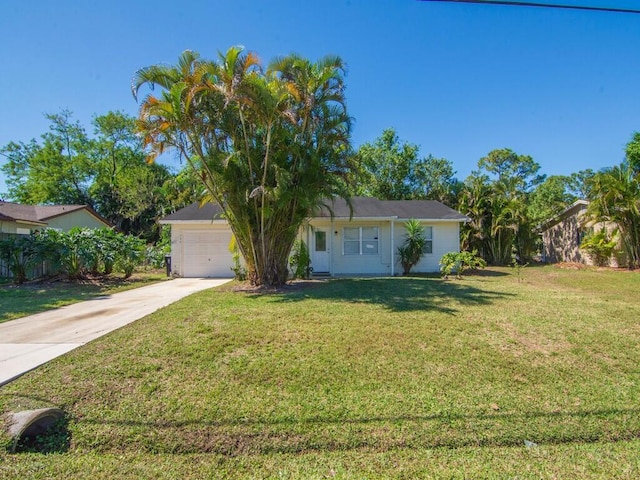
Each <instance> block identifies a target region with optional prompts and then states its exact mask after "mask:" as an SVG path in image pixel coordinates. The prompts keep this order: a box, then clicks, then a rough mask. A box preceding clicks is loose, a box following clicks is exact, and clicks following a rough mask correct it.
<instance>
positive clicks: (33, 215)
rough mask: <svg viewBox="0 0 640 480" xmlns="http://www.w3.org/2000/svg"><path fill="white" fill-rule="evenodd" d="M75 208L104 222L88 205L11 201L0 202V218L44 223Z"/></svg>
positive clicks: (105, 221) (106, 222) (73, 210)
mask: <svg viewBox="0 0 640 480" xmlns="http://www.w3.org/2000/svg"><path fill="white" fill-rule="evenodd" d="M77 210H86V211H87V212H89V213H90V214H91V215H93V216H94V217H96V218H98V219H99V220H101V221H102V222H104V223H105V224H107V225H109V222H108V221H107V220H105V219H104V218H103V217H102V216H100V214H99V213H97V212H96V211H95V210H93V209H92V208H91V207H89V206H88V205H22V204H20V203H13V202H0V218H1V219H2V220H5V221H14V222H16V221H18V222H19V221H23V222H33V223H39V224H43V225H46V222H47V220H50V219H52V218H55V217H59V216H61V215H65V214H67V213H71V212H75V211H77Z"/></svg>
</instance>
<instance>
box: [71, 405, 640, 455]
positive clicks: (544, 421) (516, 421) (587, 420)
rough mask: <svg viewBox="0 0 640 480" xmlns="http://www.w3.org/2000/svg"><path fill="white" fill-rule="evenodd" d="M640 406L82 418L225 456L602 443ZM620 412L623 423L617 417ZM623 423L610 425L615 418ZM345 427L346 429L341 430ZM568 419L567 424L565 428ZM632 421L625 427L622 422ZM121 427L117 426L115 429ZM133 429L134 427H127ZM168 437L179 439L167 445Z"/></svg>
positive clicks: (628, 433)
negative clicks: (378, 414)
mask: <svg viewBox="0 0 640 480" xmlns="http://www.w3.org/2000/svg"><path fill="white" fill-rule="evenodd" d="M638 414H640V410H638V409H611V410H584V411H575V412H540V411H530V412H522V413H497V412H496V413H487V414H477V415H463V414H454V413H444V414H439V415H424V416H401V415H400V416H390V417H383V416H381V417H371V418H348V417H340V418H323V417H316V418H309V419H305V420H284V419H283V420H251V419H243V420H236V421H219V422H216V421H208V420H203V421H196V420H193V421H171V420H158V421H142V420H121V421H119V420H97V419H91V418H87V417H84V418H82V419H80V420H79V421H78V423H79V424H83V423H85V424H89V425H103V426H106V427H109V430H110V431H114V432H116V431H119V430H118V429H117V428H115V429H113V427H124V428H128V427H130V428H133V429H135V430H136V432H137V435H138V437H139V438H144V437H148V438H149V439H154V441H155V442H157V443H155V444H154V445H149V446H150V447H152V448H153V450H154V452H156V453H162V452H163V450H165V449H166V450H167V453H169V452H171V453H189V454H191V453H217V454H223V455H232V456H235V455H243V454H273V453H305V452H310V451H348V450H353V449H361V448H372V449H374V450H377V451H389V450H393V449H397V448H462V447H511V446H522V447H524V446H525V441H528V442H535V443H534V446H535V445H561V444H570V443H600V442H615V441H623V440H634V439H637V438H638V431H637V422H633V421H629V420H630V419H637V417H638ZM616 417H618V418H617V421H616ZM613 421H615V423H616V424H617V425H618V428H615V427H614V428H613V429H612V428H610V427H611V425H612V423H614V422H613ZM340 425H343V426H344V427H345V428H344V430H340V429H336V426H340ZM561 425H562V427H560V426H561ZM620 425H624V427H620ZM112 429H113V430H112ZM124 434H125V435H126V433H124ZM163 439H166V440H167V441H168V442H169V443H173V442H174V441H175V440H176V439H181V440H182V445H181V447H178V448H177V450H178V451H176V446H175V444H173V445H163Z"/></svg>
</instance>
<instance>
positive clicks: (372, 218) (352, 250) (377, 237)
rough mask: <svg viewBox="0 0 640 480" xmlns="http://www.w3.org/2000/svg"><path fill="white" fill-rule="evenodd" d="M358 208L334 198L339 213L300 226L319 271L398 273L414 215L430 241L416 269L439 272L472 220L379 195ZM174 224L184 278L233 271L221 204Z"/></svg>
mask: <svg viewBox="0 0 640 480" xmlns="http://www.w3.org/2000/svg"><path fill="white" fill-rule="evenodd" d="M351 205H352V210H351V209H350V208H349V206H348V205H347V203H346V202H345V201H344V200H342V199H337V200H335V201H333V205H332V208H331V210H332V212H333V216H332V215H331V213H330V212H329V211H328V210H327V209H322V210H320V211H319V212H318V213H317V214H316V215H314V216H313V217H312V218H310V219H309V221H308V222H307V224H306V225H304V226H303V228H302V229H301V231H300V238H301V239H303V240H304V241H305V243H306V244H307V245H308V247H309V251H310V254H311V264H312V265H311V266H312V267H313V273H314V274H326V275H398V274H401V273H402V267H401V266H400V259H399V258H398V247H399V246H400V245H401V244H402V242H403V240H404V234H405V229H404V223H405V222H406V221H407V220H409V219H412V218H415V219H417V220H419V221H420V222H421V223H422V224H423V225H424V227H425V234H426V237H427V245H426V248H425V255H424V257H423V259H422V260H421V261H420V263H418V265H416V266H415V267H414V268H413V269H412V271H413V272H436V271H438V270H439V268H440V266H439V261H440V258H441V257H442V255H444V254H445V253H447V252H451V251H455V252H458V251H459V250H460V225H461V224H462V223H464V222H466V221H467V220H468V219H467V217H465V216H464V215H462V214H460V213H458V212H456V211H455V210H452V209H451V208H449V207H447V206H445V205H443V204H442V203H440V202H437V201H435V200H378V199H375V198H366V197H354V198H352V199H351ZM160 223H161V224H167V225H171V257H172V258H171V263H172V273H173V274H174V275H177V276H181V277H218V276H219V277H226V276H230V275H231V266H232V264H233V262H232V255H231V253H230V252H229V248H228V247H229V242H230V241H231V236H232V234H231V229H230V228H229V225H228V224H227V222H226V220H224V218H223V216H222V210H221V208H220V207H219V206H218V205H215V204H212V203H208V204H205V205H203V206H202V207H200V206H199V205H198V204H197V203H194V204H192V205H190V206H188V207H185V208H183V209H182V210H179V211H177V212H175V213H173V214H171V215H169V216H167V217H165V218H163V219H162V220H160Z"/></svg>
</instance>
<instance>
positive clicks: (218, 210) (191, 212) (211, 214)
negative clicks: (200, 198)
mask: <svg viewBox="0 0 640 480" xmlns="http://www.w3.org/2000/svg"><path fill="white" fill-rule="evenodd" d="M222 219H223V216H222V207H220V205H218V204H217V203H205V204H202V205H200V202H194V203H192V204H191V205H188V206H186V207H184V208H181V209H180V210H178V211H176V212H173V213H172V214H170V215H167V216H166V217H164V218H162V219H161V220H160V223H173V222H184V221H211V220H222Z"/></svg>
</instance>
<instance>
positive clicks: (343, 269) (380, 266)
mask: <svg viewBox="0 0 640 480" xmlns="http://www.w3.org/2000/svg"><path fill="white" fill-rule="evenodd" d="M391 222H392V220H377V221H360V220H358V221H346V220H335V221H333V222H330V221H317V220H314V221H313V224H312V226H311V229H310V230H308V231H307V233H306V235H303V236H302V238H303V239H304V240H305V242H306V243H307V245H308V246H309V248H310V249H311V248H312V245H313V242H312V236H313V233H312V232H313V230H312V229H313V228H314V227H318V228H323V229H327V231H328V232H329V236H328V239H329V242H328V243H329V249H330V258H331V265H330V273H331V275H387V276H388V275H391V274H392V268H391V261H392V260H391V259H392V254H393V258H394V261H395V265H394V268H393V274H394V275H402V266H401V265H400V259H399V258H398V254H397V252H398V247H399V246H400V245H402V242H403V241H404V235H405V229H404V223H405V221H404V220H393V222H394V226H393V231H394V234H393V236H394V240H393V245H392V243H391ZM423 225H424V226H430V227H432V228H433V253H431V254H426V255H425V256H424V257H423V258H422V260H421V261H420V263H418V265H416V266H414V267H413V269H412V270H411V271H412V272H416V273H427V272H438V271H439V270H440V258H442V255H444V254H445V253H447V252H452V251H453V252H459V251H460V223H459V222H431V223H430V222H423ZM344 227H378V234H379V238H378V254H377V255H345V254H344V252H343V250H344V247H343V240H344V231H343V229H344ZM312 266H313V265H312Z"/></svg>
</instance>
